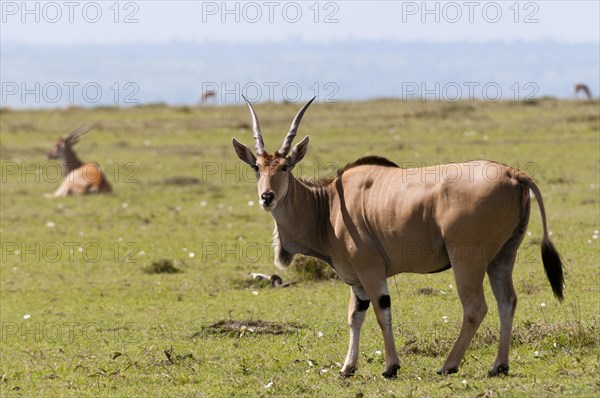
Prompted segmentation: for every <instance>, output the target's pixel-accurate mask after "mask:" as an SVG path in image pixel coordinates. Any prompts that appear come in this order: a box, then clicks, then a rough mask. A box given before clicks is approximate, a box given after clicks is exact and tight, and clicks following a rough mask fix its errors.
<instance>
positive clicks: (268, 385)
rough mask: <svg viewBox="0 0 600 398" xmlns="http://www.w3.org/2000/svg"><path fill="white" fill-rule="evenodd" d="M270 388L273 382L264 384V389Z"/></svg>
mask: <svg viewBox="0 0 600 398" xmlns="http://www.w3.org/2000/svg"><path fill="white" fill-rule="evenodd" d="M271 387H273V382H272V381H270V382H268V383H267V384H265V388H271Z"/></svg>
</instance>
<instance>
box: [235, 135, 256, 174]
mask: <svg viewBox="0 0 600 398" xmlns="http://www.w3.org/2000/svg"><path fill="white" fill-rule="evenodd" d="M233 149H235V153H237V155H238V157H239V158H240V159H241V160H242V162H244V163H246V164H247V165H249V166H250V167H256V156H254V154H253V153H252V150H250V148H248V147H247V146H246V145H244V144H242V143H241V142H239V141H238V140H236V139H235V138H234V139H233Z"/></svg>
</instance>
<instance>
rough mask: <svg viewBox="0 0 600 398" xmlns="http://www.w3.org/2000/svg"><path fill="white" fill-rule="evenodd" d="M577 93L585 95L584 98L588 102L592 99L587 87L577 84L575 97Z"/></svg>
mask: <svg viewBox="0 0 600 398" xmlns="http://www.w3.org/2000/svg"><path fill="white" fill-rule="evenodd" d="M579 92H582V93H583V95H585V98H587V99H588V101H590V100H591V99H592V92H591V91H590V88H589V87H588V86H587V85H585V84H583V83H577V84H576V85H575V95H578V94H579Z"/></svg>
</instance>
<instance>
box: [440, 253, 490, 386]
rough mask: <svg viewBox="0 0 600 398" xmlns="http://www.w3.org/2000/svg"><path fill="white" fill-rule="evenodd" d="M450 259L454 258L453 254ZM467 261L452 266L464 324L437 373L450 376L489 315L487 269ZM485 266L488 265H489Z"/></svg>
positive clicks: (456, 368)
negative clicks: (484, 287)
mask: <svg viewBox="0 0 600 398" xmlns="http://www.w3.org/2000/svg"><path fill="white" fill-rule="evenodd" d="M463 254H464V253H463ZM467 257H469V256H467ZM450 258H452V254H451V255H450ZM465 260H466V259H464V260H460V261H457V262H456V263H453V264H452V268H453V269H454V276H455V278H456V290H457V291H458V296H459V298H460V301H461V303H462V307H463V324H462V328H461V330H460V334H459V335H458V338H457V339H456V342H455V343H454V346H453V347H452V350H451V351H450V353H449V354H448V357H447V358H446V361H445V362H444V365H443V366H442V367H441V368H440V369H439V370H438V371H437V372H438V374H450V373H456V372H457V371H458V367H459V365H460V362H461V360H462V358H463V356H464V355H465V352H466V351H467V348H469V345H470V344H471V340H472V339H473V336H475V332H476V331H477V329H478V328H479V325H480V324H481V321H483V318H484V317H485V314H486V313H487V304H486V303H485V296H484V294H483V277H484V275H485V267H482V266H480V265H476V264H478V263H479V261H478V262H477V263H473V262H472V261H465ZM485 264H486V265H487V263H485Z"/></svg>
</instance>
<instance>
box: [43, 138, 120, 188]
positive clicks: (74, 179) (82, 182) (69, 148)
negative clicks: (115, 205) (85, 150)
mask: <svg viewBox="0 0 600 398" xmlns="http://www.w3.org/2000/svg"><path fill="white" fill-rule="evenodd" d="M90 130H91V129H85V128H82V127H80V128H78V129H77V130H75V131H72V132H70V133H69V134H67V135H66V136H64V137H62V138H59V139H58V140H56V142H55V143H54V146H53V147H52V149H51V150H50V151H49V152H48V154H47V157H48V159H62V160H63V176H64V177H63V180H62V182H61V184H60V186H59V187H58V189H57V190H56V191H54V192H53V193H51V194H46V197H48V198H59V197H63V196H68V195H86V194H90V193H99V192H112V188H111V186H110V184H109V182H108V181H107V180H106V177H105V176H104V173H103V172H102V169H101V168H100V166H99V165H98V164H97V163H84V162H82V161H81V160H79V158H78V157H77V154H75V150H74V149H73V146H75V144H77V142H78V141H79V137H81V136H82V135H84V134H85V133H87V132H89V131H90Z"/></svg>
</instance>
